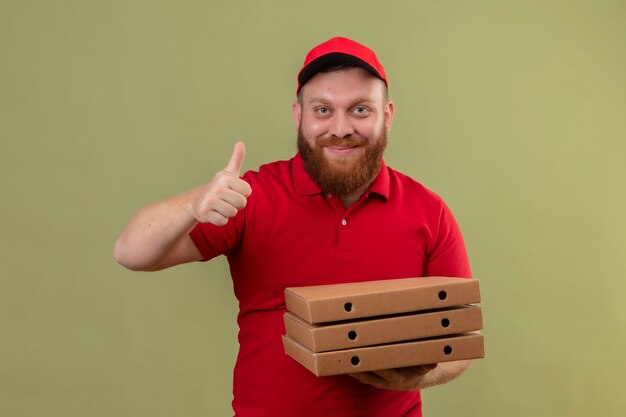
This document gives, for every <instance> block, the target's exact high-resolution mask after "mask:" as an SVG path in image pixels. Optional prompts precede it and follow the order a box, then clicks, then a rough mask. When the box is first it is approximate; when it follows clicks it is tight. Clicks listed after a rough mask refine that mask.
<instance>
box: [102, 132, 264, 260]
mask: <svg viewBox="0 0 626 417" xmlns="http://www.w3.org/2000/svg"><path fill="white" fill-rule="evenodd" d="M245 156H246V148H245V146H244V144H243V143H242V142H237V144H235V149H234V150H233V155H232V156H231V157H230V161H229V162H228V165H226V168H224V169H223V170H221V171H220V172H218V173H217V174H215V176H214V177H213V179H212V180H211V181H210V182H209V183H208V184H205V185H202V186H200V187H196V188H194V189H193V190H189V191H187V192H184V193H182V194H179V195H177V196H174V197H170V198H168V199H165V200H162V201H157V202H155V203H152V204H150V205H148V206H146V207H144V208H142V209H141V210H139V211H138V212H137V213H136V214H135V215H134V216H133V217H132V218H131V219H130V221H129V222H128V224H127V225H126V227H125V228H124V231H123V232H122V234H121V235H120V237H119V238H118V239H117V242H116V243H115V248H114V257H115V259H116V260H117V262H119V263H120V264H122V265H124V266H125V267H126V268H128V269H132V270H137V271H157V270H160V269H164V268H169V267H170V266H174V265H178V264H182V263H187V262H193V261H198V260H201V259H202V254H201V253H200V251H199V250H198V248H197V247H196V245H195V244H194V242H193V241H192V239H191V237H190V236H189V231H190V230H191V229H192V228H193V227H194V226H195V225H196V224H197V223H198V222H202V223H212V224H214V225H216V226H224V225H225V224H226V223H227V222H228V219H230V218H231V217H234V216H235V215H236V214H237V212H238V211H239V210H241V209H242V208H244V207H245V206H246V202H247V198H248V197H249V196H250V194H251V193H252V189H251V188H250V184H248V183H247V182H245V181H244V180H242V179H241V178H239V174H240V172H241V166H242V165H243V160H244V158H245Z"/></svg>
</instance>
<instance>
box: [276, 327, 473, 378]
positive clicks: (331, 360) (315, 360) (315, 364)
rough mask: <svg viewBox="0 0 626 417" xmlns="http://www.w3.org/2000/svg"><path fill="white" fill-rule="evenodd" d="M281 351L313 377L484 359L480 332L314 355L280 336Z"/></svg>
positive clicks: (286, 337) (303, 347)
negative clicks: (311, 373) (313, 375)
mask: <svg viewBox="0 0 626 417" xmlns="http://www.w3.org/2000/svg"><path fill="white" fill-rule="evenodd" d="M283 345H284V347H285V352H286V353H287V354H288V355H289V356H291V357H292V358H294V359H295V360H296V361H298V362H299V363H300V364H302V365H303V366H304V367H306V368H307V369H308V370H309V371H311V372H313V373H314V374H315V375H317V376H328V375H340V374H349V373H356V372H366V371H376V370H381V369H393V368H402V367H407V366H415V365H426V364H433V363H441V362H449V361H457V360H463V359H476V358H482V357H484V355H485V353H484V339H483V335H482V334H480V333H466V334H461V335H456V336H451V337H441V338H433V339H426V340H419V341H413V342H404V343H395V344H388V345H379V346H369V347H362V348H356V349H345V350H337V351H330V352H320V353H316V352H313V351H311V350H309V349H307V348H306V347H305V346H303V345H302V344H300V343H298V342H296V341H295V340H293V339H291V338H290V337H289V336H283Z"/></svg>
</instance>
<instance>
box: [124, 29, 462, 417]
mask: <svg viewBox="0 0 626 417" xmlns="http://www.w3.org/2000/svg"><path fill="white" fill-rule="evenodd" d="M387 87H388V86H387V77H386V75H385V71H384V68H383V66H382V65H381V64H380V62H379V61H378V59H377V57H376V55H375V54H374V52H373V51H372V50H370V49H369V48H367V47H365V46H363V45H361V44H359V43H357V42H354V41H352V40H349V39H346V38H340V37H338V38H333V39H330V40H328V41H326V42H324V43H322V44H320V45H318V46H316V47H315V48H313V49H312V50H311V51H310V52H309V54H308V55H307V57H306V59H305V62H304V66H303V68H302V70H301V71H300V73H299V74H298V89H297V97H298V100H297V101H296V102H295V103H294V104H293V106H292V116H293V120H294V123H295V126H296V128H297V129H298V150H299V152H298V154H297V155H296V156H295V157H294V158H292V159H291V160H289V161H278V162H274V163H271V164H267V165H264V166H262V167H260V169H259V171H258V172H247V173H246V174H245V175H244V176H243V178H240V176H239V175H240V170H241V166H242V164H243V161H244V156H245V148H244V145H243V143H237V144H236V145H235V148H234V151H233V154H232V156H231V158H230V161H229V162H228V164H227V165H226V168H225V169H223V170H221V171H219V172H218V173H217V174H216V175H215V176H214V177H213V179H212V180H211V181H210V182H209V183H208V184H205V185H202V186H200V187H198V188H195V189H193V190H191V191H188V192H185V193H183V194H180V195H178V196H175V197H172V198H170V199H167V200H164V201H160V202H157V203H154V204H152V205H150V206H148V207H146V208H143V209H142V210H140V211H139V212H138V213H137V214H136V215H135V216H134V217H133V218H132V219H131V220H130V222H129V224H128V225H127V226H126V228H125V230H124V232H123V233H122V235H121V236H120V238H119V239H118V241H117V243H116V245H115V257H116V259H117V261H118V262H120V263H121V264H122V265H124V266H126V267H127V268H130V269H133V270H145V271H155V270H160V269H164V268H168V267H171V266H173V265H177V264H181V263H185V262H192V261H200V260H208V259H211V258H214V257H216V256H218V255H222V254H223V255H226V256H227V257H228V261H229V264H230V269H231V275H232V278H233V284H234V290H235V295H236V296H237V298H238V300H239V305H240V313H239V315H238V319H237V321H238V324H239V328H240V331H239V343H240V349H239V355H238V357H237V363H236V366H235V372H234V388H233V393H234V400H233V409H234V410H235V414H236V416H237V417H253V416H272V417H281V416H284V417H295V416H315V417H321V416H325V417H326V416H341V417H350V416H354V417H356V416H359V417H362V416H381V417H400V416H420V415H421V397H420V391H419V390H420V389H421V388H425V387H428V386H432V385H436V384H441V383H444V382H447V381H449V380H451V379H453V378H455V377H456V376H458V375H460V374H461V373H462V372H463V371H464V370H465V368H466V367H467V366H468V364H469V362H467V361H462V362H448V363H442V364H439V365H431V366H418V367H411V368H404V369H394V370H386V371H380V372H367V373H361V374H355V375H341V376H331V377H316V376H314V375H313V374H312V373H310V372H309V371H308V370H307V369H305V368H304V367H302V366H301V365H300V364H299V363H297V362H296V361H295V360H293V359H291V358H290V357H288V356H286V355H285V354H284V351H283V347H282V343H281V335H282V334H284V333H285V328H284V324H283V320H282V314H283V312H284V311H285V301H284V295H283V291H284V289H285V288H286V287H289V286H303V285H318V284H329V283H337V282H357V281H366V280H376V279H391V278H406V277H417V276H428V275H431V276H432V275H440V276H457V277H470V276H471V272H470V268H469V264H468V260H467V254H466V251H465V246H464V243H463V239H462V237H461V233H460V231H459V228H458V226H457V224H456V222H455V220H454V218H453V216H452V214H451V213H450V211H449V209H448V208H447V206H446V205H445V204H444V203H443V202H442V200H441V199H440V198H439V197H438V196H437V195H435V194H434V193H432V192H430V191H429V190H427V189H426V188H424V187H423V186H421V185H420V184H418V183H417V182H415V181H414V180H412V179H410V178H408V177H406V176H405V175H403V174H400V173H399V172H397V171H394V170H392V169H390V168H388V167H387V166H386V165H385V163H384V162H383V159H382V156H383V151H384V149H385V146H386V143H387V133H388V132H389V130H390V129H391V124H392V121H393V116H394V105H393V102H392V101H391V100H389V99H388V97H387Z"/></svg>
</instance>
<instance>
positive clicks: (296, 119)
mask: <svg viewBox="0 0 626 417" xmlns="http://www.w3.org/2000/svg"><path fill="white" fill-rule="evenodd" d="M291 117H292V118H293V123H294V124H295V125H296V130H298V127H300V120H302V106H301V105H300V103H299V102H298V101H294V102H293V104H292V105H291Z"/></svg>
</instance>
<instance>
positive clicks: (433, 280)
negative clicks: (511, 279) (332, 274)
mask: <svg viewBox="0 0 626 417" xmlns="http://www.w3.org/2000/svg"><path fill="white" fill-rule="evenodd" d="M285 302H286V305H287V310H289V311H291V312H293V313H295V314H296V315H298V316H299V317H300V318H302V319H304V320H306V321H308V322H309V323H325V322H333V321H341V320H351V319H356V318H362V317H372V316H381V315H388V314H397V313H406V312H415V311H421V310H431V309H439V308H445V307H451V306H458V305H462V304H473V303H479V302H480V290H479V286H478V280H475V279H466V278H450V277H421V278H401V279H390V280H381V281H367V282H358V283H344V284H332V285H318V286H309V287H296V288H287V289H285Z"/></svg>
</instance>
